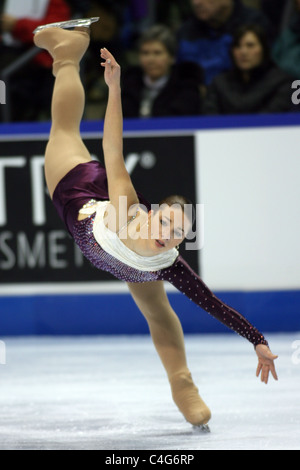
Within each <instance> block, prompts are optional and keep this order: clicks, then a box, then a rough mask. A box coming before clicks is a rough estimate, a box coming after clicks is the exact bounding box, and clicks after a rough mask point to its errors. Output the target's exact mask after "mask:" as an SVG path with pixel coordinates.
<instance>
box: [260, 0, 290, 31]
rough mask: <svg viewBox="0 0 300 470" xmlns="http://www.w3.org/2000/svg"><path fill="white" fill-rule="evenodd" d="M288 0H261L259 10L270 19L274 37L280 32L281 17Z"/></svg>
mask: <svg viewBox="0 0 300 470" xmlns="http://www.w3.org/2000/svg"><path fill="white" fill-rule="evenodd" d="M289 1H290V0H286V1H282V0H261V10H262V12H263V13H264V15H265V16H266V17H267V18H268V19H269V20H270V23H271V25H272V33H273V35H274V37H277V36H278V34H279V33H280V28H281V23H282V19H283V17H284V12H285V9H286V7H287V4H288V2H289Z"/></svg>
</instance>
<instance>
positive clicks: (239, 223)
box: [196, 127, 300, 291]
mask: <svg viewBox="0 0 300 470" xmlns="http://www.w3.org/2000/svg"><path fill="white" fill-rule="evenodd" d="M196 147H197V180H198V186H199V190H198V193H200V195H201V203H203V204H204V206H205V243H204V249H203V250H202V251H201V268H202V275H203V279H204V280H205V282H207V283H208V284H209V285H210V286H211V287H212V288H214V289H217V290H256V291H257V290H273V289H274V290H276V289H281V290H283V289H297V288H299V286H300V271H299V266H300V248H299V240H300V184H299V177H300V155H299V153H300V132H299V128H297V127H290V128H289V127H284V128H283V127H282V128H279V127H277V128H263V129H258V128H257V129H256V128H248V129H227V130H211V131H200V132H198V133H197V139H196ZM198 202H200V201H198Z"/></svg>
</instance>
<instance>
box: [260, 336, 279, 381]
mask: <svg viewBox="0 0 300 470" xmlns="http://www.w3.org/2000/svg"><path fill="white" fill-rule="evenodd" d="M256 354H257V356H258V366H257V370H256V377H259V374H260V373H261V381H262V382H264V383H265V384H267V383H268V380H269V373H270V372H271V374H272V375H273V377H274V379H275V380H278V377H277V374H276V370H275V365H274V361H275V359H277V358H278V356H274V354H272V352H271V351H270V349H269V348H268V346H266V345H264V344H259V345H258V346H256Z"/></svg>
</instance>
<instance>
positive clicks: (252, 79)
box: [204, 25, 296, 114]
mask: <svg viewBox="0 0 300 470" xmlns="http://www.w3.org/2000/svg"><path fill="white" fill-rule="evenodd" d="M231 52H232V58H233V64H234V66H233V68H232V69H231V70H229V71H227V72H223V73H222V74H220V75H219V76H218V77H216V78H215V79H214V80H213V83H212V84H211V85H210V87H209V88H208V93H207V97H206V100H205V103H204V114H247V113H277V112H278V113H280V112H285V111H292V110H294V111H296V109H295V107H294V106H293V104H292V101H291V84H292V81H293V78H291V77H290V76H289V75H288V74H286V73H285V72H284V71H282V70H281V69H280V68H278V67H277V66H276V65H275V64H274V63H273V62H272V60H271V59H270V48H269V45H268V41H267V37H266V35H265V33H264V31H263V30H262V29H261V28H260V27H259V26H256V25H253V26H251V25H249V26H243V27H241V28H239V29H238V30H237V32H236V33H235V35H234V38H233V45H232V51H231Z"/></svg>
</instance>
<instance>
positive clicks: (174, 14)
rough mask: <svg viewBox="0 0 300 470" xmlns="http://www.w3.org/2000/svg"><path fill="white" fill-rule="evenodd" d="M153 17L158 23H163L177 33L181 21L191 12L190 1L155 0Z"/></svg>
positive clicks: (186, 18) (188, 16) (187, 17)
mask: <svg viewBox="0 0 300 470" xmlns="http://www.w3.org/2000/svg"><path fill="white" fill-rule="evenodd" d="M155 3H156V5H155V8H156V11H155V18H156V22H157V23H159V24H165V25H166V26H168V27H169V28H170V29H171V30H172V31H173V32H174V33H177V31H178V30H179V28H180V27H181V26H182V23H183V22H185V21H186V20H188V19H189V18H190V16H191V14H192V7H191V3H190V2H189V1H187V0H177V1H176V2H174V0H155Z"/></svg>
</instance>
